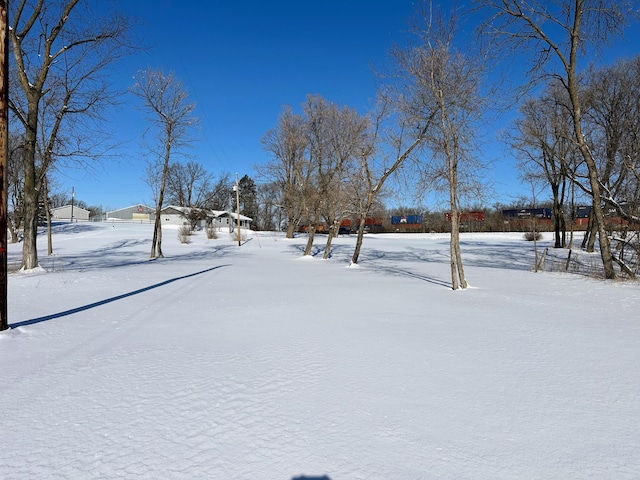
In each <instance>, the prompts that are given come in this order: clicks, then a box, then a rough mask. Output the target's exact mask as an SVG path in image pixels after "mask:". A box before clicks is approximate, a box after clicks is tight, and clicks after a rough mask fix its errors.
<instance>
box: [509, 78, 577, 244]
mask: <svg viewBox="0 0 640 480" xmlns="http://www.w3.org/2000/svg"><path fill="white" fill-rule="evenodd" d="M565 100H567V101H565ZM520 113H521V115H522V117H521V118H520V119H518V120H516V122H515V134H514V135H509V136H508V137H507V141H508V142H509V143H510V144H511V146H512V148H513V149H514V150H515V151H516V152H517V154H518V156H519V157H520V165H519V166H520V169H521V171H522V172H523V174H524V175H525V177H526V178H528V179H531V178H532V177H539V178H541V179H543V180H544V181H545V182H546V183H547V185H548V186H549V187H550V189H551V195H552V201H553V207H552V212H553V220H554V232H555V244H554V246H555V248H563V247H565V246H566V244H567V243H566V222H565V212H564V210H565V208H564V204H565V200H566V198H567V196H568V195H569V191H568V189H569V188H570V185H569V182H570V181H571V179H573V178H574V177H575V171H576V169H577V165H576V157H577V156H579V152H578V151H577V149H576V148H575V142H574V141H573V133H572V132H573V126H572V124H571V122H572V116H571V112H570V106H569V105H568V99H566V91H565V90H564V89H563V88H562V87H561V86H559V85H558V84H557V83H556V82H551V84H550V85H549V86H548V88H547V89H546V91H545V92H544V93H543V95H542V96H541V97H540V98H539V99H529V100H526V101H525V102H524V103H523V104H522V106H521V107H520Z"/></svg>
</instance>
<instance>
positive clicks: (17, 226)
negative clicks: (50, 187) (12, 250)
mask: <svg viewBox="0 0 640 480" xmlns="http://www.w3.org/2000/svg"><path fill="white" fill-rule="evenodd" d="M23 147H24V136H23V135H17V134H15V133H10V134H9V141H8V158H7V175H6V177H5V178H6V181H7V197H8V210H9V211H8V217H7V227H8V229H9V234H10V235H11V238H10V242H11V243H17V242H18V232H19V231H20V230H21V229H22V223H23V221H24V215H23V213H22V210H23V208H24V163H23V161H22V159H23V153H22V149H23Z"/></svg>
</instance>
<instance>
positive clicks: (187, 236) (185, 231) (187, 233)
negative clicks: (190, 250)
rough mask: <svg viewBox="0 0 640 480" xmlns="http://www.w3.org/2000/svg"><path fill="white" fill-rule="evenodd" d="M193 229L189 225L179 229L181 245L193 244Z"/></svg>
mask: <svg viewBox="0 0 640 480" xmlns="http://www.w3.org/2000/svg"><path fill="white" fill-rule="evenodd" d="M191 233H192V232H191V229H190V228H189V227H188V226H187V225H183V226H182V227H180V228H179V229H178V240H180V243H191Z"/></svg>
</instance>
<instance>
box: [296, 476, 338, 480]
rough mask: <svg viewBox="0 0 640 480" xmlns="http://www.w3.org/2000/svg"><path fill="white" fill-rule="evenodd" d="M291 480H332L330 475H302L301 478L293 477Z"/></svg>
mask: <svg viewBox="0 0 640 480" xmlns="http://www.w3.org/2000/svg"><path fill="white" fill-rule="evenodd" d="M291 480H331V478H330V477H329V476H328V475H322V476H321V477H316V476H312V477H309V476H308V475H300V476H299V477H292V478H291Z"/></svg>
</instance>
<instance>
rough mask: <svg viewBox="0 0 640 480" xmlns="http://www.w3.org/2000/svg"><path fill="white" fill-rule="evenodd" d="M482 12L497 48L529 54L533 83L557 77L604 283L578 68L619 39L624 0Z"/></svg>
mask: <svg viewBox="0 0 640 480" xmlns="http://www.w3.org/2000/svg"><path fill="white" fill-rule="evenodd" d="M477 3H478V4H479V5H480V6H481V7H483V8H485V9H487V10H488V19H487V21H486V22H485V23H484V26H483V31H484V32H488V33H490V34H492V35H497V36H498V40H499V41H500V40H501V41H502V43H497V44H496V46H497V47H498V48H499V47H500V45H504V46H505V47H507V48H509V49H510V52H512V53H516V52H517V54H521V52H523V51H526V52H529V59H530V61H531V69H530V73H531V75H532V77H533V79H534V80H538V79H540V78H547V77H548V76H552V77H555V78H558V79H559V80H560V82H561V84H562V85H563V86H564V88H565V89H566V91H567V95H568V97H569V100H570V104H571V114H572V117H573V129H574V131H573V134H574V139H575V142H576V145H577V147H578V149H579V150H580V154H581V155H582V157H583V159H584V161H585V165H586V166H587V169H588V177H589V183H588V184H589V189H590V192H589V193H590V195H591V198H592V211H593V215H594V219H595V222H596V225H597V229H598V239H599V241H600V254H601V258H602V264H603V269H604V275H605V277H606V278H609V279H612V278H615V277H616V270H615V268H614V265H613V255H612V251H611V243H610V240H609V237H608V235H607V231H606V226H605V221H604V210H603V207H602V195H601V192H602V187H601V184H600V179H599V175H598V168H597V164H596V161H595V158H594V156H593V153H592V151H591V149H590V148H589V145H588V142H587V140H586V138H585V135H584V132H583V118H582V116H583V100H582V98H581V94H580V82H579V75H578V73H579V70H578V69H579V65H580V61H581V59H582V58H584V56H585V54H586V53H587V52H588V51H589V49H598V48H600V47H602V46H603V45H606V44H607V43H608V42H609V41H610V40H611V39H612V38H614V37H616V36H619V35H622V33H623V32H624V29H625V26H626V25H627V22H628V19H629V18H630V17H631V15H632V14H633V6H634V5H633V4H634V2H633V1H629V0H544V1H542V0H530V1H527V2H522V1H520V0H477Z"/></svg>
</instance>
